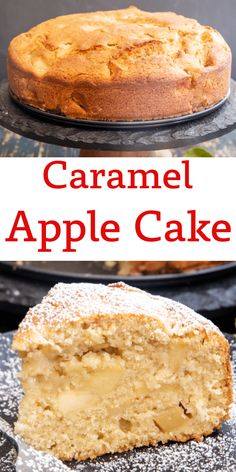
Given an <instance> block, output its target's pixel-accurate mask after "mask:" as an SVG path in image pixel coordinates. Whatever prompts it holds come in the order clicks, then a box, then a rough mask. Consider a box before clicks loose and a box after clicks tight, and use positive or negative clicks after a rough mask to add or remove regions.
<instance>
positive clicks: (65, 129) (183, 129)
mask: <svg viewBox="0 0 236 472" xmlns="http://www.w3.org/2000/svg"><path fill="white" fill-rule="evenodd" d="M0 125H2V126H4V127H5V128H7V129H10V130H11V131H14V132H16V133H19V134H21V135H23V136H26V137H28V138H31V139H35V140H37V141H43V142H47V143H53V144H59V145H61V146H67V147H75V148H90V149H94V148H96V149H103V150H107V149H108V150H127V151H128V150H133V151H135V150H151V149H154V150H159V149H169V148H177V147H182V146H191V145H193V144H197V143H200V142H203V141H207V140H209V139H213V138H217V137H219V136H222V135H224V134H226V133H230V131H232V130H233V129H236V82H235V81H233V80H232V81H231V95H230V97H229V99H228V100H227V102H226V103H225V104H224V105H223V106H222V107H221V108H220V109H219V110H218V111H216V112H213V113H212V114H210V115H208V116H206V117H205V118H200V119H198V120H194V121H192V122H188V123H185V124H178V125H175V126H169V127H164V128H150V129H144V130H139V131H131V130H127V131H124V130H122V131H116V130H101V129H98V130H95V129H87V128H84V127H83V128H79V127H73V126H62V125H56V124H52V123H50V122H47V121H43V120H40V119H37V118H35V117H34V116H33V115H31V114H29V113H27V112H25V111H23V110H22V109H21V108H20V107H18V106H17V105H16V104H15V103H14V102H13V101H12V99H11V98H10V96H9V94H8V83H7V81H3V82H2V83H1V84H0Z"/></svg>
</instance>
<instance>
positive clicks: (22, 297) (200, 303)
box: [0, 268, 236, 332]
mask: <svg viewBox="0 0 236 472" xmlns="http://www.w3.org/2000/svg"><path fill="white" fill-rule="evenodd" d="M120 279H121V280H122V277H120ZM58 280H59V278H58ZM60 280H62V281H63V278H62V279H60ZM65 281H68V279H66V280H65ZM52 285H54V282H50V281H45V280H44V281H42V280H37V278H34V277H33V276H32V277H30V278H29V277H25V278H24V277H22V276H19V275H17V272H14V271H13V272H12V273H7V272H4V271H3V269H2V268H1V272H0V331H8V330H10V329H15V328H17V326H18V324H19V322H20V320H21V319H22V318H23V317H24V316H25V314H26V312H27V310H28V308H29V307H30V306H33V305H35V304H37V303H39V302H40V301H41V299H42V297H43V296H44V295H46V293H47V292H48V290H49V289H50V288H51V287H52ZM146 289H147V290H148V288H147V287H146ZM149 291H150V292H151V293H153V294H158V295H162V296H164V297H167V298H172V299H174V300H176V301H179V302H181V303H184V304H185V305H188V306H189V307H191V308H193V309H194V310H196V311H197V312H199V313H201V314H203V315H205V316H206V317H207V318H209V319H212V320H213V321H214V323H215V324H217V325H218V326H219V327H220V328H221V329H223V330H225V331H228V332H234V330H235V316H236V275H233V274H232V275H227V274H226V275H224V277H221V278H218V279H217V278H216V279H215V278H212V279H211V280H209V281H204V282H203V281H195V282H192V283H191V281H189V282H188V283H187V282H185V283H183V284H182V285H181V284H180V285H176V286H171V287H157V288H156V289H155V290H154V289H152V290H149Z"/></svg>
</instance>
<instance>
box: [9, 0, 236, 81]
mask: <svg viewBox="0 0 236 472" xmlns="http://www.w3.org/2000/svg"><path fill="white" fill-rule="evenodd" d="M130 4H135V5H136V6H138V7H140V8H143V9H146V10H151V11H157V10H160V11H161V10H164V11H167V10H172V11H176V12H177V13H181V14H184V15H186V16H189V17H192V18H196V19H198V20H199V21H200V22H201V23H202V24H208V25H210V26H213V27H215V28H217V29H218V30H219V31H220V32H221V33H222V35H223V36H224V38H225V39H226V40H227V41H228V43H229V44H230V46H231V48H232V50H233V56H234V57H236V28H235V17H236V2H235V0H224V1H222V0H204V1H203V0H145V1H144V0H135V1H132V2H131V0H116V1H114V2H107V1H106V0H87V1H86V2H85V1H84V0H53V1H48V0H37V1H32V0H5V1H4V0H0V79H1V78H4V77H5V76H6V51H7V46H8V43H9V41H10V40H11V39H12V37H14V36H16V35H17V34H20V33H22V32H24V31H26V30H28V29H29V28H31V27H32V26H34V25H36V24H38V23H40V22H41V21H44V20H47V19H48V18H52V17H55V16H58V15H64V14H68V13H77V12H80V11H93V10H107V9H117V8H123V7H127V6H129V5H130ZM233 76H234V77H235V78H236V61H234V63H233Z"/></svg>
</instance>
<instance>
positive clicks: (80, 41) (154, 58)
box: [8, 7, 231, 121]
mask: <svg viewBox="0 0 236 472" xmlns="http://www.w3.org/2000/svg"><path fill="white" fill-rule="evenodd" d="M8 74H9V84H10V89H11V91H12V92H13V94H14V95H15V96H16V97H17V98H18V99H19V100H20V101H22V102H24V103H26V104H29V105H31V106H34V107H36V108H39V109H41V110H46V111H49V112H53V113H56V114H59V115H64V116H67V117H73V118H78V119H86V120H107V121H119V120H123V121H136V120H154V119H161V118H169V117H175V116H181V115H185V114H191V113H194V112H197V111H200V110H203V109H206V108H209V107H211V106H212V105H214V104H216V103H218V102H219V101H221V100H222V99H223V98H224V97H225V96H226V95H227V93H228V91H229V86H230V75H231V51H230V48H229V46H228V45H227V44H226V42H225V41H224V39H223V38H222V36H221V35H220V34H219V33H218V32H217V31H215V30H214V29H213V28H211V27H209V26H201V25H200V24H199V23H198V22H197V21H196V20H193V19H188V18H185V17H183V16H180V15H176V14H175V13H172V12H166V13H165V12H161V13H149V12H144V11H141V10H139V9H138V8H136V7H129V8H127V9H123V10H116V11H105V12H95V13H84V14H73V15H67V16H61V17H58V18H54V19H52V20H49V21H46V22H44V23H41V24H40V25H38V26H36V27H34V28H32V29H31V30H30V31H28V32H27V33H23V34H21V35H19V36H17V37H16V38H14V39H13V40H12V41H11V44H10V46H9V53H8Z"/></svg>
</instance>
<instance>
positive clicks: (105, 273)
mask: <svg viewBox="0 0 236 472" xmlns="http://www.w3.org/2000/svg"><path fill="white" fill-rule="evenodd" d="M0 269H1V270H4V271H6V272H10V273H11V274H13V275H14V274H15V275H18V276H19V275H20V276H23V277H30V278H31V280H32V279H34V280H44V281H47V282H88V283H104V284H107V283H113V282H117V281H119V280H123V281H124V282H126V283H128V284H130V285H135V286H137V287H141V288H144V287H146V288H156V287H169V286H174V285H184V284H192V283H195V282H196V283H197V282H198V283H199V282H202V281H210V280H213V279H215V278H220V277H223V276H227V275H231V274H236V262H228V263H226V264H221V265H219V266H215V267H211V268H209V269H202V270H195V271H192V272H183V273H176V274H156V275H137V276H121V275H117V273H116V269H115V268H114V269H112V270H109V269H107V268H105V267H104V262H91V261H82V262H69V261H68V262H57V261H55V262H52V261H48V262H39V261H35V262H24V263H23V264H22V265H17V264H16V262H0Z"/></svg>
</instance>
